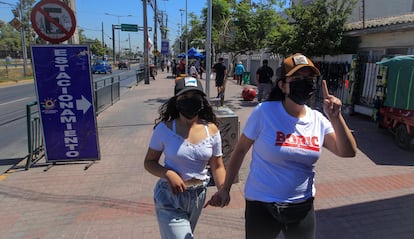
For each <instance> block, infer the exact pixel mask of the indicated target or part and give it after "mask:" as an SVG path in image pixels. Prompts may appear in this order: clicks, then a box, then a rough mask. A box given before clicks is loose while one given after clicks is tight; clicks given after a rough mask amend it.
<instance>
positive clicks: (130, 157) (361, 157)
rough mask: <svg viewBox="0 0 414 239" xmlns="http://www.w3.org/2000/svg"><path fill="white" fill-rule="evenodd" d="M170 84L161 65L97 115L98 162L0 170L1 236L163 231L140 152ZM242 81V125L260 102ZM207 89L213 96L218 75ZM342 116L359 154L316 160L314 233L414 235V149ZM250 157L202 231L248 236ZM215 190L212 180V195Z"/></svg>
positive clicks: (233, 95) (233, 100) (233, 88)
mask: <svg viewBox="0 0 414 239" xmlns="http://www.w3.org/2000/svg"><path fill="white" fill-rule="evenodd" d="M202 81H203V83H204V82H205V80H202ZM174 83H175V82H174V79H173V78H167V73H162V72H160V71H159V72H158V76H157V79H156V80H155V81H153V80H151V81H150V84H149V85H145V84H144V82H140V83H139V85H137V86H135V87H133V88H131V90H130V91H128V92H127V93H125V94H124V95H122V96H121V100H120V101H118V102H117V103H115V104H114V105H113V106H111V107H110V108H108V109H107V110H105V111H104V112H102V113H101V114H100V115H99V116H98V128H99V141H100V150H101V160H100V161H99V162H97V163H95V164H94V165H92V166H91V167H90V168H89V169H88V170H84V166H85V163H82V162H80V163H72V164H60V165H56V166H53V167H52V168H50V169H49V170H48V171H44V169H45V168H46V167H45V166H44V165H42V164H41V162H39V163H38V164H36V165H34V167H33V168H31V169H30V170H28V171H24V169H15V170H13V171H11V172H9V173H7V174H4V175H2V176H1V177H0V205H1V209H0V238H6V239H24V238H36V239H37V238H39V239H56V238H71V239H80V238H84V239H90V238H99V239H101V238H104V239H107V238H108V239H112V238H121V239H124V238H131V239H132V238H139V239H153V238H159V231H158V225H157V222H156V219H155V216H154V208H153V201H152V193H153V187H154V184H155V182H156V180H157V178H156V177H154V176H152V175H150V174H149V173H148V172H146V171H145V169H144V167H143V160H144V156H145V153H146V150H147V147H148V143H149V139H150V137H151V134H152V128H153V126H154V119H155V118H156V117H157V116H158V113H157V110H158V107H159V106H160V104H162V103H163V102H164V101H165V100H167V99H168V98H170V97H171V96H172V95H173V87H174ZM242 88H243V86H239V85H237V84H235V82H234V81H233V80H231V79H229V80H228V82H227V87H226V98H225V102H224V105H225V106H227V107H229V108H230V109H231V110H233V111H234V112H235V113H236V114H237V115H238V117H239V120H240V127H241V129H242V128H243V127H244V123H245V121H246V119H247V117H248V116H249V113H250V112H251V110H252V109H253V107H254V106H255V105H256V103H255V102H245V101H242V100H241V97H240V95H241V91H242ZM210 95H211V96H215V95H216V89H215V87H214V80H212V81H211V82H210ZM346 118H347V122H348V123H349V125H350V127H351V128H352V129H353V130H354V134H355V136H356V138H357V142H358V147H359V149H360V150H359V151H358V154H357V157H356V158H353V159H342V158H338V157H336V156H334V155H332V154H331V153H330V152H328V151H327V150H325V151H323V154H322V158H321V159H320V161H319V162H318V164H317V167H316V171H317V176H316V187H317V194H316V200H315V207H316V214H317V238H323V239H325V238H326V239H331V238H335V239H350V238H363V239H367V238H375V239H382V238H383V239H385V238H399V239H401V238H402V239H404V238H407V239H408V238H412V237H413V235H414V227H412V225H413V224H414V213H413V212H414V194H413V193H414V167H413V166H414V149H411V150H410V151H403V150H400V149H399V148H397V147H396V146H395V144H394V142H393V138H392V135H391V134H389V132H387V131H384V130H381V129H378V128H377V126H376V125H375V124H374V123H373V122H371V121H369V119H367V118H365V117H362V116H348V117H346ZM249 162H250V154H248V157H246V159H245V161H244V163H243V165H242V168H241V171H240V174H239V179H240V182H239V183H237V184H235V185H234V186H233V187H232V191H231V197H232V201H231V203H230V205H229V206H228V207H226V208H223V209H222V208H214V207H207V208H206V209H204V211H203V213H202V216H201V218H200V221H199V223H198V225H197V228H196V231H195V236H196V238H201V239H205V238H206V239H207V238H211V239H217V238H244V198H243V187H244V181H245V179H246V176H247V173H248V166H249ZM215 191H216V189H215V188H213V187H211V188H209V192H208V194H209V196H210V195H211V194H212V193H214V192H215ZM209 196H208V197H209Z"/></svg>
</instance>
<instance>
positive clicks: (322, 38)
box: [274, 0, 357, 56]
mask: <svg viewBox="0 0 414 239" xmlns="http://www.w3.org/2000/svg"><path fill="white" fill-rule="evenodd" d="M355 3H356V0H315V1H313V2H312V3H311V4H309V5H303V4H294V5H293V6H292V8H290V9H287V10H286V12H287V15H288V16H289V19H291V21H290V22H291V24H290V26H288V27H286V28H285V31H284V32H282V35H281V36H280V37H279V38H275V46H274V51H276V52H278V53H282V54H284V55H286V54H291V53H295V52H303V53H305V54H307V55H310V56H321V55H334V54H341V53H344V52H350V51H351V52H352V51H355V50H356V47H357V39H349V38H348V39H346V41H345V40H344V36H343V33H344V25H345V22H346V20H347V18H348V16H349V15H350V14H351V11H352V9H353V7H354V5H355ZM315 16H317V17H315ZM286 34H288V35H286ZM345 42H346V43H347V45H344V43H345Z"/></svg>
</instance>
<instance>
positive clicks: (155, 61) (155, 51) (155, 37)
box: [154, 0, 158, 69]
mask: <svg viewBox="0 0 414 239" xmlns="http://www.w3.org/2000/svg"><path fill="white" fill-rule="evenodd" d="M157 20H158V9H157V0H154V65H155V68H156V69H157V65H158V64H157V48H158V47H157V41H158V36H157V32H158V25H157Z"/></svg>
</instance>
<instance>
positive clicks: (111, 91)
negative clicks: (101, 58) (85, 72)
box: [93, 75, 121, 115]
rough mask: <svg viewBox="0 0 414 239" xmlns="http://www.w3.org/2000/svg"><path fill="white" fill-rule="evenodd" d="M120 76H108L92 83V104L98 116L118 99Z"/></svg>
mask: <svg viewBox="0 0 414 239" xmlns="http://www.w3.org/2000/svg"><path fill="white" fill-rule="evenodd" d="M120 80H121V76H120V75H117V76H110V77H105V78H102V79H100V80H97V81H94V82H93V85H94V87H93V88H94V104H95V110H96V114H97V115H98V114H99V113H101V112H102V111H104V110H105V109H106V108H108V107H109V106H111V105H113V104H114V103H115V102H117V101H118V100H119V99H120V94H121V92H120Z"/></svg>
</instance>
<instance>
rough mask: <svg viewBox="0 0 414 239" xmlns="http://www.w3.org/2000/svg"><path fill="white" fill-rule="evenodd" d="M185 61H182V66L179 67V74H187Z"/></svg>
mask: <svg viewBox="0 0 414 239" xmlns="http://www.w3.org/2000/svg"><path fill="white" fill-rule="evenodd" d="M185 68H186V65H185V59H181V60H180V64H179V65H178V74H185Z"/></svg>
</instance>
